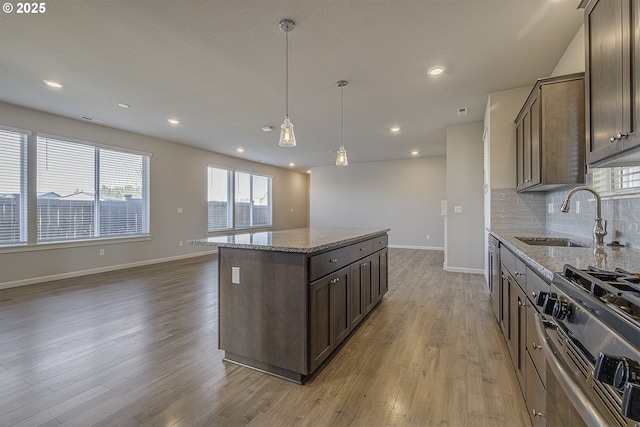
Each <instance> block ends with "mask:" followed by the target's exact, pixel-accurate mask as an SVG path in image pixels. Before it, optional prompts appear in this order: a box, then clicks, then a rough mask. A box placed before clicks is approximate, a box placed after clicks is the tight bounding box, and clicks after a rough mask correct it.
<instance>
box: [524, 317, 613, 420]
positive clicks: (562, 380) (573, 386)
mask: <svg viewBox="0 0 640 427" xmlns="http://www.w3.org/2000/svg"><path fill="white" fill-rule="evenodd" d="M536 331H537V333H538V337H539V338H540V342H541V344H542V351H543V352H544V355H545V358H546V359H547V364H548V365H549V367H550V368H551V370H552V371H553V374H554V376H555V377H556V380H557V381H558V383H559V384H560V387H562V390H563V391H564V392H565V394H566V395H567V397H568V398H569V401H570V402H571V404H572V405H573V407H574V408H575V409H576V411H578V413H579V414H580V416H581V417H582V419H583V420H584V422H585V423H587V425H589V426H607V425H609V422H608V421H607V420H606V419H604V418H603V417H602V415H601V414H600V412H599V411H598V409H597V408H596V407H595V405H594V404H593V402H591V400H590V399H589V397H588V396H587V395H586V394H584V392H583V391H582V388H581V387H580V385H579V384H578V383H576V382H575V381H574V380H573V378H572V376H571V374H570V371H569V368H568V367H567V365H566V363H565V362H564V361H562V359H560V358H559V357H558V356H557V355H556V354H555V352H554V349H553V348H552V346H553V344H552V343H551V342H550V339H551V338H549V335H547V333H546V331H545V326H544V323H543V320H542V315H541V314H540V313H536Z"/></svg>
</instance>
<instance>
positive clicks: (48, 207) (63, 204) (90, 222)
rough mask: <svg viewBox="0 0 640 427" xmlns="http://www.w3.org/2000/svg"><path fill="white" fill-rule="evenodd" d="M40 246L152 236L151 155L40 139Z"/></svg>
mask: <svg viewBox="0 0 640 427" xmlns="http://www.w3.org/2000/svg"><path fill="white" fill-rule="evenodd" d="M37 159H38V160H37V175H38V178H37V227H36V229H37V241H38V242H58V241H69V240H87V239H97V238H107V237H129V236H140V235H148V234H149V163H150V158H149V156H148V155H141V154H134V153H129V152H124V151H118V150H115V149H110V148H103V147H97V146H93V145H88V144H85V143H81V142H71V141H66V140H60V139H57V138H52V137H38V139H37Z"/></svg>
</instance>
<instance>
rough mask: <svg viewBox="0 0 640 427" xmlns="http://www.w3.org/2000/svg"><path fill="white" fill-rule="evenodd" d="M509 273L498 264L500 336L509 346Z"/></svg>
mask: <svg viewBox="0 0 640 427" xmlns="http://www.w3.org/2000/svg"><path fill="white" fill-rule="evenodd" d="M509 277H511V275H510V274H509V271H508V270H507V268H506V267H505V266H504V265H503V264H500V302H501V306H500V329H502V335H504V338H505V339H506V340H507V344H509V319H510V316H509V311H510V310H509V307H510V305H509V290H510V286H509Z"/></svg>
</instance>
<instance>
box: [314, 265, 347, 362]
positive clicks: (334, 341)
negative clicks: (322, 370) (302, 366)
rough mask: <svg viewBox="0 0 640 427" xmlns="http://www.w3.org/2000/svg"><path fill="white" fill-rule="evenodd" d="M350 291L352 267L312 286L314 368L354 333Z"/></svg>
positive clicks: (324, 278)
mask: <svg viewBox="0 0 640 427" xmlns="http://www.w3.org/2000/svg"><path fill="white" fill-rule="evenodd" d="M349 292H350V291H349V268H348V267H345V268H343V269H341V270H338V271H337V272H335V273H333V274H331V275H329V276H326V277H323V278H322V279H320V280H317V281H315V282H313V283H311V284H310V285H309V294H310V295H309V304H310V307H309V308H310V311H309V314H310V330H311V333H310V337H311V342H310V352H311V357H310V359H311V360H310V364H311V370H314V369H315V368H317V367H318V366H319V365H320V363H322V361H323V360H324V359H326V358H327V357H328V356H329V355H330V354H331V352H332V351H333V350H334V349H335V348H336V347H337V346H338V345H340V343H341V342H342V341H343V340H344V339H345V338H346V337H347V336H348V335H349V332H351V320H350V319H351V318H350V316H349V308H350V307H349V300H350V295H349Z"/></svg>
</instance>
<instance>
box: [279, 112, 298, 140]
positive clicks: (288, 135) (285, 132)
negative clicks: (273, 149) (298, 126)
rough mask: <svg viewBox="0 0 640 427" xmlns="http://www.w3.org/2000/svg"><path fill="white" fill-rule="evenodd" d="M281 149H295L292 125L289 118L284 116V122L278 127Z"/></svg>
mask: <svg viewBox="0 0 640 427" xmlns="http://www.w3.org/2000/svg"><path fill="white" fill-rule="evenodd" d="M279 144H280V146H281V147H295V146H296V136H295V135H294V134H293V125H292V124H291V120H289V116H284V122H283V123H282V124H281V125H280V142H279Z"/></svg>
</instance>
